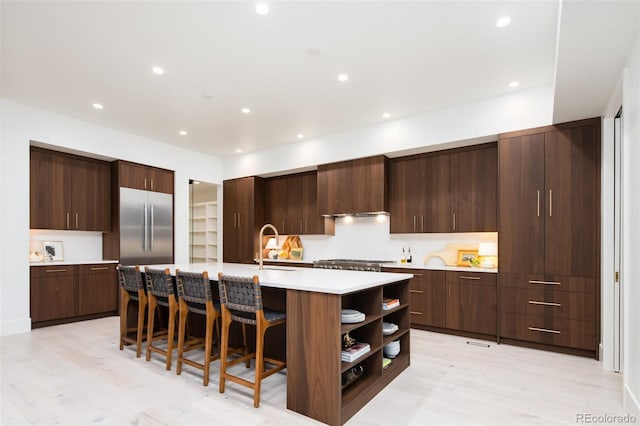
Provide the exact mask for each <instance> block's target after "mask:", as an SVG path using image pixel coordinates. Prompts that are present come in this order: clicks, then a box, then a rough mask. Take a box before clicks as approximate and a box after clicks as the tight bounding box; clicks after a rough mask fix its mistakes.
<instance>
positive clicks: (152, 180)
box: [151, 179, 153, 191]
mask: <svg viewBox="0 0 640 426" xmlns="http://www.w3.org/2000/svg"><path fill="white" fill-rule="evenodd" d="M151 190H152V191H153V179H151Z"/></svg>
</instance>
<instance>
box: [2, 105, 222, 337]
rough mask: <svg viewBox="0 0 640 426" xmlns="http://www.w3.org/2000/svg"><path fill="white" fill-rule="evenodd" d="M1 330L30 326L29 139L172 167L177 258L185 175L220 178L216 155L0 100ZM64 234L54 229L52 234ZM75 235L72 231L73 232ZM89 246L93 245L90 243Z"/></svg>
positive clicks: (182, 253)
mask: <svg viewBox="0 0 640 426" xmlns="http://www.w3.org/2000/svg"><path fill="white" fill-rule="evenodd" d="M0 112H1V117H2V133H1V136H2V137H1V140H2V142H1V143H2V145H1V151H0V152H1V153H2V157H1V159H0V167H1V168H0V184H1V185H2V186H1V187H0V200H1V205H2V212H1V219H2V222H1V225H0V240H1V243H0V246H1V249H2V253H3V255H2V256H0V272H1V273H0V280H1V281H0V295H1V298H0V300H1V301H0V308H1V313H0V335H7V334H12V333H18V332H24V331H28V330H29V329H30V319H29V258H28V251H29V141H30V140H34V141H38V142H42V143H46V144H49V145H52V146H57V147H61V148H64V149H71V150H76V151H82V152H85V153H90V154H97V155H100V156H104V157H109V158H114V159H115V158H118V159H123V160H129V161H135V162H139V163H144V164H148V165H151V166H156V167H162V168H166V169H171V170H174V171H175V195H174V196H175V224H176V227H175V259H176V262H188V260H189V179H197V180H202V181H205V182H211V183H221V182H222V162H221V161H220V160H219V159H218V158H215V157H211V156H207V155H203V154H201V153H196V152H193V151H189V150H185V149H182V148H178V147H175V146H172V145H168V144H164V143H161V142H157V141H153V140H149V139H145V138H142V137H139V136H135V135H131V134H127V133H123V132H119V131H116V130H113V129H109V128H106V127H101V126H96V125H92V124H89V123H86V122H82V121H79V120H76V119H73V118H69V117H65V116H61V115H58V114H54V113H51V112H47V111H44V110H40V109H36V108H32V107H29V106H25V105H22V104H17V103H14V102H11V101H8V100H5V99H2V100H0ZM56 235H57V236H63V237H64V234H56V233H54V234H53V236H56ZM74 238H75V237H74ZM92 250H93V249H92Z"/></svg>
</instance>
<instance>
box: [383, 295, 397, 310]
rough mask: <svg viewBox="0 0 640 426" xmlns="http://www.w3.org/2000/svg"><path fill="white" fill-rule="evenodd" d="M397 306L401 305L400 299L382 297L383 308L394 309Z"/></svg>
mask: <svg viewBox="0 0 640 426" xmlns="http://www.w3.org/2000/svg"><path fill="white" fill-rule="evenodd" d="M397 306H400V299H391V298H389V297H385V298H384V299H382V309H384V310H389V309H393V308H395V307H397Z"/></svg>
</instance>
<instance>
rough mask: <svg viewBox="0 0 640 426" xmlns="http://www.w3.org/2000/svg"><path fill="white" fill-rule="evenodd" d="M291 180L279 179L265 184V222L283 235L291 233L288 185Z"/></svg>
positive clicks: (272, 179)
mask: <svg viewBox="0 0 640 426" xmlns="http://www.w3.org/2000/svg"><path fill="white" fill-rule="evenodd" d="M288 181H289V178H287V177H277V178H271V179H268V180H267V181H266V182H265V183H264V200H265V209H264V214H265V221H266V222H267V223H271V224H272V225H274V226H275V227H276V228H277V229H278V232H279V233H281V234H287V233H289V231H288V230H289V229H290V228H291V225H292V224H291V223H288V215H287V209H288V206H289V203H288V197H287V184H288Z"/></svg>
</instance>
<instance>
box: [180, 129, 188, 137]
mask: <svg viewBox="0 0 640 426" xmlns="http://www.w3.org/2000/svg"><path fill="white" fill-rule="evenodd" d="M178 133H180V134H181V135H182V136H187V131H186V130H180V131H179V132H178Z"/></svg>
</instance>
